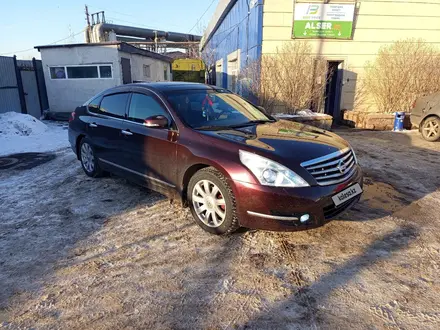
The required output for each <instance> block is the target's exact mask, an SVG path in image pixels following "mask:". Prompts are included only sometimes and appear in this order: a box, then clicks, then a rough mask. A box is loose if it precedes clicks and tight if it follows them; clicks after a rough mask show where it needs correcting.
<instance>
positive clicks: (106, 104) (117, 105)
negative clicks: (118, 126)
mask: <svg viewBox="0 0 440 330" xmlns="http://www.w3.org/2000/svg"><path fill="white" fill-rule="evenodd" d="M129 95H130V94H129V93H120V94H112V95H107V96H104V98H103V99H102V101H101V105H100V107H99V113H101V114H103V115H107V116H111V117H116V118H125V107H126V106H127V101H128V96H129Z"/></svg>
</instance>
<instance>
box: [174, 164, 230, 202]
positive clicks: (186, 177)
mask: <svg viewBox="0 0 440 330" xmlns="http://www.w3.org/2000/svg"><path fill="white" fill-rule="evenodd" d="M206 167H212V168H214V169H216V170H217V171H219V172H221V173H222V174H223V175H224V176H226V178H227V179H230V176H229V174H228V172H227V171H226V170H225V169H224V168H223V167H222V166H220V165H219V164H213V163H211V162H210V161H201V162H197V163H195V164H192V165H191V166H189V167H188V168H187V169H186V171H185V173H184V174H183V177H182V182H181V188H182V193H181V197H182V205H183V206H188V196H187V189H188V184H189V181H190V180H191V178H192V177H193V175H194V174H196V173H197V172H198V171H200V170H201V169H203V168H206Z"/></svg>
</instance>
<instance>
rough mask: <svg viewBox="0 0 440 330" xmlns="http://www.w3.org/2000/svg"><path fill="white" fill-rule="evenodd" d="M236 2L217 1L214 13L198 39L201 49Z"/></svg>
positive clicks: (228, 0)
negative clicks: (199, 39) (200, 38)
mask: <svg viewBox="0 0 440 330" xmlns="http://www.w3.org/2000/svg"><path fill="white" fill-rule="evenodd" d="M236 2H237V0H220V1H219V2H218V5H217V8H216V9H215V12H214V15H212V18H211V21H209V24H208V27H207V28H206V30H205V33H204V34H203V37H202V40H201V41H200V48H201V49H202V50H203V48H204V47H205V45H206V43H207V42H208V41H209V40H210V39H211V37H212V35H213V34H214V33H215V31H217V29H218V27H219V26H220V24H221V23H222V21H223V19H224V18H225V17H226V15H227V14H228V13H229V11H230V10H231V8H232V7H233V6H234V5H235V3H236Z"/></svg>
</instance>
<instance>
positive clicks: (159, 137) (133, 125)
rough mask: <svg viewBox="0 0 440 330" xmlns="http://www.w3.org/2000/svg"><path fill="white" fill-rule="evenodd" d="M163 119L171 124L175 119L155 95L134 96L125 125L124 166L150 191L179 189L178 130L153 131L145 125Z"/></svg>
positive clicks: (137, 94)
mask: <svg viewBox="0 0 440 330" xmlns="http://www.w3.org/2000/svg"><path fill="white" fill-rule="evenodd" d="M158 115H162V116H165V117H166V118H167V119H168V122H169V123H172V117H171V115H170V114H169V112H168V111H167V110H166V109H165V107H164V105H163V102H162V101H161V100H160V99H159V98H158V97H157V96H156V95H154V94H153V93H149V92H146V91H145V90H142V91H139V92H133V94H132V96H131V100H130V105H129V108H128V118H127V120H126V121H124V124H123V125H124V128H123V130H124V131H125V132H128V134H127V135H125V136H124V139H123V147H122V148H123V151H124V153H126V154H127V157H126V158H124V161H125V164H124V165H123V166H125V167H127V168H128V169H130V171H131V172H132V173H134V174H135V175H137V176H138V179H140V180H142V181H143V183H145V184H146V185H147V186H148V187H150V188H151V189H153V190H156V191H162V192H163V191H166V190H169V189H170V188H173V187H174V186H176V174H177V166H178V165H177V164H176V152H177V147H176V141H177V136H178V133H177V130H175V129H172V128H171V127H172V126H171V125H170V127H169V128H151V127H146V126H144V125H143V123H144V120H145V119H146V118H148V117H151V116H158Z"/></svg>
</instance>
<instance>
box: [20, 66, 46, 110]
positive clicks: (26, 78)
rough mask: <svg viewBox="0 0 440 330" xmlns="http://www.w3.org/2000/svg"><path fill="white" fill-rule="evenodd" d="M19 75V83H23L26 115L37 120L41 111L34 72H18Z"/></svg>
mask: <svg viewBox="0 0 440 330" xmlns="http://www.w3.org/2000/svg"><path fill="white" fill-rule="evenodd" d="M20 74H21V81H22V82H23V91H24V99H25V101H26V109H27V113H28V114H29V115H31V116H33V117H35V118H38V119H39V118H40V117H41V109H40V99H39V97H38V87H37V78H36V77H35V71H31V70H20Z"/></svg>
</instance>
